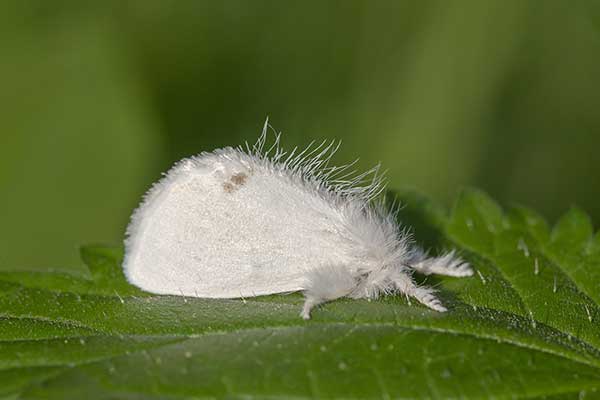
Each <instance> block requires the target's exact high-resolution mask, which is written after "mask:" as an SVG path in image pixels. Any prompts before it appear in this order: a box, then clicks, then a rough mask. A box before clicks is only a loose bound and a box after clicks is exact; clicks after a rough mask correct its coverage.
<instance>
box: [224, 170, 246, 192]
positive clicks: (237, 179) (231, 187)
mask: <svg viewBox="0 0 600 400" xmlns="http://www.w3.org/2000/svg"><path fill="white" fill-rule="evenodd" d="M247 179H248V175H246V174H245V173H243V172H238V173H237V174H233V175H232V176H231V178H229V181H227V182H224V183H223V190H225V191H226V192H227V193H233V192H234V191H235V190H237V189H238V188H239V187H240V186H243V185H244V184H245V183H246V180H247Z"/></svg>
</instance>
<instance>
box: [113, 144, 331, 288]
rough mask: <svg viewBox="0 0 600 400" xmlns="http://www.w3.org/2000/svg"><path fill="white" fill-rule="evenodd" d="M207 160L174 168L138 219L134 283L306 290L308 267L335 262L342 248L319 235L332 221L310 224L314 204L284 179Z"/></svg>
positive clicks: (131, 263) (132, 232)
mask: <svg viewBox="0 0 600 400" xmlns="http://www.w3.org/2000/svg"><path fill="white" fill-rule="evenodd" d="M208 156H211V155H207V156H205V157H204V158H202V156H200V157H199V158H197V159H192V160H187V161H184V162H182V163H180V164H179V165H178V166H176V167H174V169H172V170H171V171H170V172H169V174H168V175H167V177H166V178H164V179H163V180H162V181H161V182H159V183H158V184H156V185H155V187H154V188H153V189H152V190H151V191H150V192H149V193H148V194H147V196H146V199H145V201H144V202H143V203H142V205H141V206H140V208H139V209H138V210H137V211H136V213H135V214H134V217H133V219H132V222H131V224H130V227H129V230H128V232H129V236H128V239H127V241H126V256H125V261H124V272H125V275H126V276H127V278H128V280H129V281H130V283H132V284H134V285H136V286H138V287H140V288H142V289H144V290H146V291H149V292H152V293H159V294H173V295H186V296H197V297H208V298H239V297H251V296H256V295H263V294H272V293H282V292H293V291H298V290H301V289H303V283H304V277H305V275H306V272H307V271H308V270H310V269H313V268H316V267H318V266H319V265H321V264H323V263H330V262H334V261H335V259H336V258H337V255H336V253H337V252H338V250H339V249H337V248H336V246H335V244H334V243H332V244H329V245H328V244H327V241H323V240H322V235H319V232H321V231H322V230H323V229H325V231H327V227H326V226H324V225H327V222H326V221H323V220H322V219H319V217H316V220H315V219H314V218H313V220H311V219H310V218H311V210H312V208H309V209H308V210H307V207H309V206H308V205H309V204H310V202H311V201H314V199H309V198H303V197H302V196H303V195H302V194H301V192H298V190H297V188H296V187H294V185H291V184H286V182H282V181H281V179H280V178H281V177H278V176H275V175H273V174H268V173H260V172H257V171H256V170H255V169H253V168H250V167H248V166H247V165H243V164H239V163H234V162H232V161H228V160H227V159H225V160H223V159H218V161H216V160H215V159H214V157H208ZM312 212H313V213H314V211H312ZM317 214H318V213H317ZM319 215H320V214H319Z"/></svg>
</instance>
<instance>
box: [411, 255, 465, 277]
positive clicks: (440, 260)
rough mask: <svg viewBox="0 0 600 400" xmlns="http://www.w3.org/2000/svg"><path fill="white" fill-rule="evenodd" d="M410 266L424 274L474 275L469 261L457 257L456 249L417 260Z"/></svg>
mask: <svg viewBox="0 0 600 400" xmlns="http://www.w3.org/2000/svg"><path fill="white" fill-rule="evenodd" d="M409 267H410V268H412V269H414V270H415V271H417V272H419V273H421V274H424V275H431V274H439V275H447V276H456V277H463V276H471V275H473V269H471V266H470V265H469V263H467V262H464V261H463V260H461V259H460V258H459V257H456V255H455V253H454V250H452V251H451V252H449V253H446V254H444V255H443V256H440V257H430V258H422V259H420V260H415V261H414V262H412V263H411V264H410V265H409Z"/></svg>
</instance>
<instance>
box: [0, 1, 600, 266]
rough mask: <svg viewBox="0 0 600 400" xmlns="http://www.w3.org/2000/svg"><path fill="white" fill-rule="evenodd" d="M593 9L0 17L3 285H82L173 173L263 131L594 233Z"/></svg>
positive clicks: (74, 5) (284, 4)
mask: <svg viewBox="0 0 600 400" xmlns="http://www.w3.org/2000/svg"><path fill="white" fill-rule="evenodd" d="M598 4H599V3H598V2H596V1H593V0H589V1H584V0H573V1H559V0H544V1H539V0H538V1H533V0H531V1H527V0H487V1H479V0H473V1H446V0H428V1H423V0H418V1H416V0H415V1H400V0H398V1H373V0H370V1H349V0H347V1H322V0H321V1H260V0H254V1H245V0H238V1H228V0H225V1H214V2H207V1H198V0H189V1H188V0H178V1H175V0H138V1H123V0H120V1H114V0H106V1H97V2H82V1H75V0H57V1H46V0H15V1H10V0H7V1H2V2H0V268H14V267H31V268H51V267H52V268H78V266H79V265H80V261H79V259H78V250H77V249H78V246H79V245H80V244H83V243H107V244H119V243H121V241H122V239H123V232H124V229H125V226H126V224H127V221H128V217H129V214H130V213H131V211H132V209H133V208H134V207H135V206H136V204H137V202H138V201H139V198H140V196H141V195H142V193H143V192H144V191H145V190H146V189H147V188H148V186H149V185H150V184H151V182H153V181H154V180H156V179H157V178H158V177H159V176H160V173H161V172H162V171H165V170H166V169H168V167H169V166H170V165H171V164H172V163H173V162H174V161H176V160H178V159H180V158H182V157H184V156H189V155H192V154H195V153H199V152H201V151H204V150H211V149H213V148H215V147H219V146H224V145H232V144H240V143H242V142H243V141H245V140H248V141H253V140H255V138H256V137H257V136H258V134H259V132H260V129H261V127H262V124H263V122H264V120H265V118H266V116H267V115H268V116H269V117H270V121H271V123H272V125H273V126H274V127H275V128H276V129H277V130H281V131H283V133H284V134H283V142H284V144H285V145H286V146H294V145H299V146H302V145H306V144H307V143H309V142H310V141H311V140H313V139H317V140H318V139H323V138H337V139H342V140H343V146H342V148H341V150H340V152H339V153H338V154H337V156H336V161H337V162H348V161H351V160H353V159H354V158H356V157H360V167H364V168H366V167H368V166H371V165H373V164H375V163H376V162H378V161H381V162H382V164H383V166H384V168H386V169H388V171H389V172H388V176H389V181H390V186H391V187H412V188H415V189H417V190H418V191H421V192H423V193H424V194H427V195H429V196H431V197H433V198H434V199H436V200H438V201H440V202H442V203H446V204H447V205H450V204H451V201H452V199H453V197H454V196H455V195H456V193H457V192H458V190H460V188H461V187H463V186H477V187H480V188H482V189H484V190H486V191H488V192H489V193H490V194H491V195H492V196H494V197H495V198H496V199H498V200H499V201H500V202H501V203H503V204H510V203H520V204H524V205H527V206H530V207H533V208H535V209H536V210H538V211H539V212H541V213H542V214H543V215H545V216H547V217H548V218H549V219H550V220H554V219H555V218H556V217H557V216H558V215H559V214H560V213H561V212H563V211H565V210H566V209H567V208H568V207H570V206H571V205H572V204H577V205H579V206H581V207H582V208H584V209H585V210H587V211H588V212H589V213H590V214H591V215H592V217H593V219H594V221H600V202H599V200H598V199H599V198H600V165H599V163H600V157H599V154H598V151H599V150H600V28H599V26H600V23H599V22H600V18H598V16H599V15H600V6H598Z"/></svg>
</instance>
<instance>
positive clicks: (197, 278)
mask: <svg viewBox="0 0 600 400" xmlns="http://www.w3.org/2000/svg"><path fill="white" fill-rule="evenodd" d="M266 136H267V124H265V128H264V129H263V133H262V135H261V136H260V138H259V140H258V141H257V143H256V144H255V145H254V146H253V147H252V148H250V147H249V146H248V145H247V144H246V148H245V149H243V148H242V147H237V148H231V147H226V148H223V149H218V150H215V151H213V152H212V153H202V154H200V155H198V156H195V157H192V158H188V159H184V160H181V161H180V162H178V163H177V164H175V166H173V168H172V169H171V170H170V171H169V172H168V173H167V174H166V175H165V176H164V178H162V179H161V180H160V181H159V182H157V183H156V184H154V186H153V187H152V188H151V189H150V191H149V192H148V193H147V194H146V195H145V197H144V200H143V202H142V204H141V205H140V206H139V207H138V209H137V210H136V211H135V212H134V214H133V216H132V219H131V223H130V225H129V227H128V229H127V238H126V240H125V247H126V252H125V259H124V263H123V269H124V272H125V275H126V277H127V279H128V280H129V282H130V283H132V284H133V285H136V286H138V287H140V288H141V289H144V290H146V291H148V292H151V293H158V294H171V295H183V296H195V297H204V298H244V297H252V296H259V295H267V294H274V293H284V292H293V291H303V292H304V296H305V298H306V301H305V303H304V307H303V309H302V312H301V316H302V317H303V318H305V319H308V318H310V312H311V309H312V308H313V307H315V306H316V305H318V304H321V303H324V302H327V301H330V300H334V299H337V298H340V297H344V296H347V297H351V298H366V299H375V298H377V297H379V296H381V295H387V294H391V293H402V294H404V295H406V296H412V297H414V298H416V299H417V300H418V301H420V302H421V303H423V304H424V305H426V306H427V307H429V308H431V309H433V310H436V311H446V308H445V307H444V306H443V305H442V303H441V302H440V300H439V299H438V298H437V297H436V296H435V291H434V290H433V289H431V288H429V287H423V286H418V285H417V284H415V282H414V280H413V279H412V276H411V275H412V272H413V271H418V272H420V273H422V274H425V275H429V274H432V273H436V274H443V275H450V276H459V277H460V276H469V275H472V274H473V271H472V270H471V268H470V266H469V265H468V264H467V263H465V262H463V261H462V260H460V259H459V258H456V257H455V256H454V252H450V253H447V254H445V255H442V256H441V257H435V258H428V257H427V256H426V255H425V253H424V252H423V251H422V250H421V249H420V248H418V247H417V246H415V244H414V243H413V242H412V240H411V238H410V235H408V234H407V233H406V232H405V231H403V230H402V229H401V228H400V227H399V225H398V223H397V222H396V214H395V212H393V211H386V208H385V207H384V206H383V202H382V201H381V200H379V201H374V199H375V197H378V195H379V194H380V193H381V192H382V190H383V189H384V185H383V182H382V179H381V177H380V176H379V174H378V168H374V169H372V170H370V171H367V172H366V173H364V174H359V175H357V174H355V173H353V172H351V171H350V169H351V168H350V167H351V165H352V164H349V165H346V166H343V167H332V166H329V165H328V163H329V161H330V159H331V156H332V155H333V154H334V153H335V151H336V150H337V147H336V146H334V145H333V143H331V144H329V145H326V144H325V143H322V144H321V145H320V146H316V147H313V146H312V145H311V146H309V147H308V148H307V149H305V150H304V151H302V152H299V153H298V152H297V150H296V149H294V151H292V152H291V153H289V154H286V153H285V152H284V151H283V150H282V149H281V148H280V146H279V135H277V136H276V139H275V144H274V145H273V146H272V147H270V148H269V149H265V141H266ZM338 146H339V145H338ZM369 178H370V182H369V183H367V184H366V185H365V184H363V182H364V181H365V180H367V179H369Z"/></svg>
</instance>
